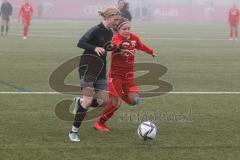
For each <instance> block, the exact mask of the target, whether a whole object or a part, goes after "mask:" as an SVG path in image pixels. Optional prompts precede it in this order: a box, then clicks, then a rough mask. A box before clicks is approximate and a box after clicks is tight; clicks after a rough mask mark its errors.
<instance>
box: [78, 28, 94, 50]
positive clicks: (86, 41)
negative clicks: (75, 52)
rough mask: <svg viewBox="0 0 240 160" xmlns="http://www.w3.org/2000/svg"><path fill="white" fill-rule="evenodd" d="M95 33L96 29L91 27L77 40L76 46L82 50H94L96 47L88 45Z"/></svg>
mask: <svg viewBox="0 0 240 160" xmlns="http://www.w3.org/2000/svg"><path fill="white" fill-rule="evenodd" d="M96 32H97V27H93V28H91V29H90V30H88V31H87V32H86V33H85V34H84V35H83V36H82V38H81V39H80V40H79V42H78V44H77V46H78V47H79V48H82V49H87V50H93V51H94V50H95V48H96V47H97V46H95V45H92V44H90V43H89V42H90V41H91V40H92V39H93V37H94V35H95V34H96Z"/></svg>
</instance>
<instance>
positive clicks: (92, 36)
mask: <svg viewBox="0 0 240 160" xmlns="http://www.w3.org/2000/svg"><path fill="white" fill-rule="evenodd" d="M112 37H113V31H112V30H111V29H107V28H106V27H105V26H104V25H103V23H100V24H99V25H97V26H95V27H92V28H91V29H90V30H88V31H87V32H86V33H85V34H84V35H83V37H82V38H81V39H80V40H79V42H78V45H77V46H78V47H79V48H83V49H85V50H84V52H83V55H82V56H85V57H86V56H87V55H91V56H88V57H90V58H95V59H96V57H97V58H100V59H101V60H102V62H103V67H102V68H101V71H100V72H99V73H98V74H97V75H95V76H96V78H97V79H101V78H106V56H107V54H106V53H105V54H104V55H101V56H100V57H99V56H98V55H97V53H96V52H95V51H94V50H95V48H96V47H104V45H105V44H106V43H107V42H109V41H111V40H112ZM82 56H81V60H80V68H79V71H80V76H81V75H82V76H83V74H86V69H87V68H88V69H91V67H94V65H95V64H87V65H88V67H87V66H86V63H91V62H92V63H94V62H96V61H95V60H92V61H89V60H88V61H87V62H86V58H82ZM84 66H86V67H84Z"/></svg>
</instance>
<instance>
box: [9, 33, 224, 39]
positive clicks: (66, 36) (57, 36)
mask: <svg viewBox="0 0 240 160" xmlns="http://www.w3.org/2000/svg"><path fill="white" fill-rule="evenodd" d="M10 35H13V36H22V34H20V33H19V34H18V33H11V34H10ZM31 37H48V38H72V39H77V38H79V37H78V36H70V35H53V34H52V35H47V34H45V35H44V34H31V35H30V39H31ZM141 39H150V40H170V41H171V40H174V41H229V40H228V39H227V38H181V37H179V38H177V37H142V38H141Z"/></svg>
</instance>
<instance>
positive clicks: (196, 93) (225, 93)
mask: <svg viewBox="0 0 240 160" xmlns="http://www.w3.org/2000/svg"><path fill="white" fill-rule="evenodd" d="M141 92H142V93H149V94H183V95H184V94H185V95H240V92H147V91H146V92H143V91H140V93H141ZM65 94H78V93H76V92H68V93H60V92H0V95H65Z"/></svg>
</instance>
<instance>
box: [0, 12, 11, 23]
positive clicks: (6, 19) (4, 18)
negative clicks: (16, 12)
mask: <svg viewBox="0 0 240 160" xmlns="http://www.w3.org/2000/svg"><path fill="white" fill-rule="evenodd" d="M1 16H2V20H3V21H7V22H9V20H10V18H9V15H6V14H4V13H2V15H1Z"/></svg>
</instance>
